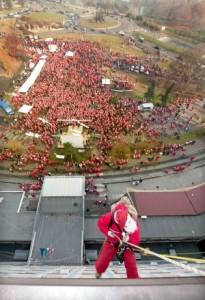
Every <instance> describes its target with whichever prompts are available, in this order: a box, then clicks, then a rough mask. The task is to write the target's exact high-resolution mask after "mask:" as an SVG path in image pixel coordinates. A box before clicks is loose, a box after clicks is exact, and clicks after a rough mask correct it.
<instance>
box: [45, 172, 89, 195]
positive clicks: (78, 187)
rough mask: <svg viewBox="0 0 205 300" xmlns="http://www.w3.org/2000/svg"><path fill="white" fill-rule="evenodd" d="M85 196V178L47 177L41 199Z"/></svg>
mask: <svg viewBox="0 0 205 300" xmlns="http://www.w3.org/2000/svg"><path fill="white" fill-rule="evenodd" d="M84 194H85V177H84V176H46V177H45V178H44V182H43V188H42V191H41V197H70V196H72V197H83V196H84Z"/></svg>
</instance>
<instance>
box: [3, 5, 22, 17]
mask: <svg viewBox="0 0 205 300" xmlns="http://www.w3.org/2000/svg"><path fill="white" fill-rule="evenodd" d="M19 10H21V9H20V8H18V7H16V8H11V9H3V10H0V15H7V14H10V13H18V11H19Z"/></svg>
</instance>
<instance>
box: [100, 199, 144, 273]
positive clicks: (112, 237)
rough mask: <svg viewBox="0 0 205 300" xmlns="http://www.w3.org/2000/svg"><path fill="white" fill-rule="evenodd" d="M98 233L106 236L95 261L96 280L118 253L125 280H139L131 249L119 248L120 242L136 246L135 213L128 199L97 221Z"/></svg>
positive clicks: (136, 227)
mask: <svg viewBox="0 0 205 300" xmlns="http://www.w3.org/2000/svg"><path fill="white" fill-rule="evenodd" d="M98 227H99V229H100V231H101V232H102V233H103V234H104V235H105V236H106V239H105V242H104V243H103V246H102V248H101V250H100V253H99V256H98V258H97V261H96V266H95V267H96V278H97V279H98V278H100V277H101V276H102V274H103V273H104V272H105V271H106V269H107V268H108V266H109V263H110V262H111V261H112V259H113V257H114V256H115V255H117V254H119V252H121V253H120V256H121V261H124V266H125V269H126V272H127V278H139V274H138V270H137V264H136V258H135V253H134V251H133V249H132V248H131V247H128V246H125V247H124V249H122V248H121V245H120V241H119V239H120V240H122V241H124V242H129V243H132V244H134V245H138V244H139V242H140V229H139V224H138V221H137V212H136V210H135V208H134V207H133V206H132V205H131V204H130V201H129V199H128V197H126V196H124V197H122V198H121V200H120V201H119V202H118V203H117V204H114V205H113V206H112V207H111V212H108V213H106V214H105V215H103V216H101V217H100V218H99V220H98Z"/></svg>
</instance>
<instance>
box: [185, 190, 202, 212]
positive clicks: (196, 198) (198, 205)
mask: <svg viewBox="0 0 205 300" xmlns="http://www.w3.org/2000/svg"><path fill="white" fill-rule="evenodd" d="M186 194H187V197H188V198H189V201H190V202H191V204H192V205H193V208H194V210H195V211H196V214H201V213H204V212H205V185H202V186H200V187H197V188H195V189H192V190H191V191H189V192H186Z"/></svg>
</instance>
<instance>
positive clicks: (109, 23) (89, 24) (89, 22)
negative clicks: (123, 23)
mask: <svg viewBox="0 0 205 300" xmlns="http://www.w3.org/2000/svg"><path fill="white" fill-rule="evenodd" d="M80 24H81V26H83V27H86V28H96V29H100V28H106V27H113V26H117V25H118V21H116V20H115V19H113V18H111V17H105V20H104V22H95V19H94V18H92V19H86V18H81V21H80Z"/></svg>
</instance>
